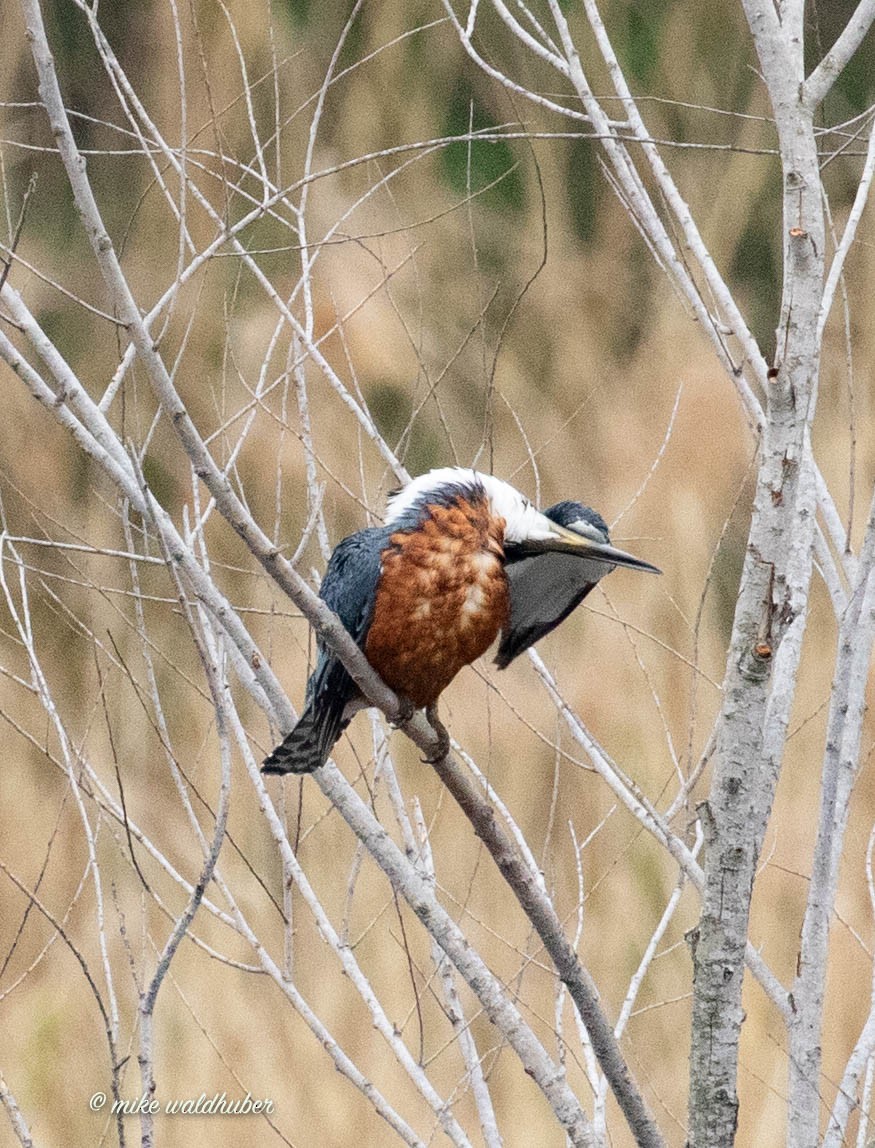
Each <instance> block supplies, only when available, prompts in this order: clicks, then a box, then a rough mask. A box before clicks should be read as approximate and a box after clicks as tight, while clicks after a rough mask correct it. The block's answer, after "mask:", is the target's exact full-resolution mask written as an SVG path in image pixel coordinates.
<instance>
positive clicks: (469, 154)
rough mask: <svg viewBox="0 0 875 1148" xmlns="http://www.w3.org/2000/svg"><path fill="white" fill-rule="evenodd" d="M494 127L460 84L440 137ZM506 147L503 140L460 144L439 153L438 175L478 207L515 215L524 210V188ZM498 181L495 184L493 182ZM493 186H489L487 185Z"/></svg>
mask: <svg viewBox="0 0 875 1148" xmlns="http://www.w3.org/2000/svg"><path fill="white" fill-rule="evenodd" d="M496 126H497V123H496V121H495V120H494V119H492V117H491V116H490V115H489V114H488V112H486V111H485V110H484V109H483V107H482V106H481V105H479V104H478V103H477V101H476V98H475V97H474V95H473V94H472V91H471V89H470V87H469V86H468V85H467V84H466V83H464V82H460V83H459V84H457V86H456V88H455V90H454V91H453V94H452V97H451V99H450V102H449V105H448V107H447V111H446V116H445V118H444V122H443V128H442V133H443V134H444V135H447V136H458V135H466V134H467V133H468V132H469V131H483V130H488V129H489V128H494V127H496ZM515 162H516V161H515V158H514V153H513V151H512V149H511V146H510V144H507V143H505V142H504V141H503V140H500V141H498V142H491V141H488V140H473V141H471V142H469V141H467V140H460V141H459V143H454V144H450V145H449V146H448V147H446V148H444V150H443V151H442V152H441V164H440V166H441V174H442V176H443V178H444V180H445V182H446V183H448V184H449V186H450V187H451V188H452V189H453V191H454V192H456V193H457V194H458V195H466V194H475V193H476V192H479V191H482V190H483V188H487V187H488V188H489V190H488V191H486V192H484V194H483V195H481V196H479V197H478V203H479V204H480V205H481V206H484V207H488V208H491V209H492V210H493V211H513V212H519V211H522V209H523V208H524V207H525V187H524V184H523V178H522V175H521V174H520V171H519V168H517V167H515V166H514V165H515ZM496 181H498V182H496ZM491 184H492V185H494V186H491V187H490V185H491Z"/></svg>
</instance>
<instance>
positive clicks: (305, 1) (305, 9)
mask: <svg viewBox="0 0 875 1148" xmlns="http://www.w3.org/2000/svg"><path fill="white" fill-rule="evenodd" d="M283 7H284V8H285V10H286V12H287V13H288V15H289V16H290V17H291V20H292V23H293V24H295V25H297V27H299V28H306V27H307V26H308V25H309V23H310V11H311V9H312V7H313V3H312V0H284V4H283Z"/></svg>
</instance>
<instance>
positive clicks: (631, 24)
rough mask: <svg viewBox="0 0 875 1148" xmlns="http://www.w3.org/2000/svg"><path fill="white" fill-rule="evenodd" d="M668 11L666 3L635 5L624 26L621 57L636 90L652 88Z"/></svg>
mask: <svg viewBox="0 0 875 1148" xmlns="http://www.w3.org/2000/svg"><path fill="white" fill-rule="evenodd" d="M665 8H666V5H665V3H664V2H663V0H656V2H651V3H649V4H647V5H643V4H634V3H632V4H629V5H628V6H627V8H626V11H625V13H624V16H625V19H624V20H622V21H621V22H620V37H621V50H620V56H621V59H622V62H623V64H624V66H625V69H626V74H627V76H628V78H629V80H630V81H631V82H632V85H633V89H635V88H643V87H644V86H645V85H648V84H650V83H651V82H652V80H653V78H654V75H655V73H656V71H657V68H658V66H659V56H660V40H661V32H662V22H663V17H664V15H665Z"/></svg>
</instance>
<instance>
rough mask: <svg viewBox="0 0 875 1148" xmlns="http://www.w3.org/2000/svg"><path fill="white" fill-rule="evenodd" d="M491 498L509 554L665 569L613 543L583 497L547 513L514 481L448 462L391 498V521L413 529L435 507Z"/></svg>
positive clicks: (603, 525)
mask: <svg viewBox="0 0 875 1148" xmlns="http://www.w3.org/2000/svg"><path fill="white" fill-rule="evenodd" d="M462 500H464V501H467V502H469V503H473V504H475V505H476V504H480V503H483V502H486V503H487V504H488V506H489V510H490V512H491V514H492V515H494V516H495V517H496V518H501V519H503V520H504V538H503V545H504V550H505V554H506V556H507V558H508V559H512V558H514V557H522V556H524V555H527V554H544V553H549V552H559V553H566V554H576V555H579V556H580V557H581V558H588V559H590V560H592V561H596V562H604V563H606V564H608V565H610V566H628V567H630V568H631V569H633V570H647V571H650V572H651V573H654V574H659V573H661V571H660V570H659V569H658V568H657V567H656V566H652V565H651V564H650V563H649V562H644V561H643V560H642V559H640V558H636V557H634V555H632V554H627V553H626V552H625V551H623V550H618V549H617V548H616V547H614V546H611V544H610V541H609V539H608V530H607V526H606V525H605V523H604V520H603V519H602V518H601V516H600V515H598V514H597V513H596V512H595V511H593V510H590V509H589V508H588V507H585V506H583V505H582V504H581V503H579V502H560V503H557V504H556V506H554V507H551V508H550V510H549V511H548V512H547V513H546V514H542V513H541V511H540V510H537V509H536V508H535V507H534V506H533V505H532V503H531V502H530V501H529V500H528V499H527V498H526V497H525V495H523V494H521V493H520V492H519V491H518V490H517V489H516V488H515V487H513V486H511V485H510V483H508V482H503V481H502V480H501V479H500V478H496V477H495V476H494V475H491V474H482V473H481V472H480V471H476V470H468V469H466V468H465V467H457V466H448V467H442V468H440V469H437V470H430V471H428V472H427V473H426V474H421V475H419V477H418V478H414V479H413V480H412V481H411V482H409V483H408V484H407V486H405V487H404V488H403V489H402V490H399V491H395V492H394V493H393V494H392V495H391V496H390V498H389V505H388V511H387V515H386V525H387V526H395V527H397V528H399V529H413V528H415V527H416V526H417V525H418V523H419V522H420V521H421V520H422V519H423V518H424V517H426V516H428V515H429V514H430V513H431V511H432V508H434V507H438V506H444V507H448V506H451V505H453V504H454V503H457V502H459V501H462Z"/></svg>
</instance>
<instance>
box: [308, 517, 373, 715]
mask: <svg viewBox="0 0 875 1148" xmlns="http://www.w3.org/2000/svg"><path fill="white" fill-rule="evenodd" d="M387 541H388V533H387V531H386V530H385V528H384V527H381V526H372V527H369V528H368V529H367V530H359V531H358V533H357V534H351V535H350V536H349V537H348V538H344V539H343V541H342V542H339V543H338V544H337V546H336V547H335V548H334V552H333V554H332V555H331V558H330V559H329V561H328V566H327V568H326V570H325V577H324V578H323V579H322V586H321V588H320V590H319V597H320V598H321V599H322V601H323V602H324V603H325V605H326V606H330V608H331V609H332V610H333V611H334V613H335V614H336V615H337V616H338V618H340V620H341V622H343V625H344V628H345V629H346V630H347V632H348V633H349V634H350V635H351V637H352V638H353V639H354V640H355V642H356V643H357V645H359V646H362V647H364V644H365V638H366V637H367V636H368V629H369V628H370V625H371V619H372V618H373V615H374V602H375V601H376V597H377V583H378V582H379V580H380V562H381V559H382V554H383V550H384V548H385V546H386V543H387ZM318 645H319V660H318V662H317V664H316V669H315V670H314V671H313V673H312V675H311V676H310V681H309V682H308V683H307V697H308V698H310V697H312V696H313V695H314V694H315V693H317V692H321V691H322V690H323V689H325V688H326V686H327V684H328V683H327V682H326V681H324V680H323V679H324V678H325V675H326V674H328V673H329V671H330V669H331V667H330V665H329V664H330V663H332V662H333V663H334V664H335V666H336V667H337V668H338V669H339V670H340V671H341V673H333V672H332V673H331V678H332V681H331V688H332V689H335V688H337V686H339V685H340V684H341V681H342V679H344V678H345V679H346V680H347V681H348V683H349V686H351V687H352V689H351V692H350V694H349V696H353V695H354V694H355V692H356V691H355V686H354V684H353V682H352V679H351V678H350V677H349V675H348V674H347V672H346V670H344V669H343V666H342V665H341V664H340V662H338V661H337V659H336V658H335V657H334V654H333V653H332V652H331V650H329V649H327V648H326V646H325V645H324V643H323V642H322V641H321V639H320V640H319V643H318ZM347 700H348V699H347Z"/></svg>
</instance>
